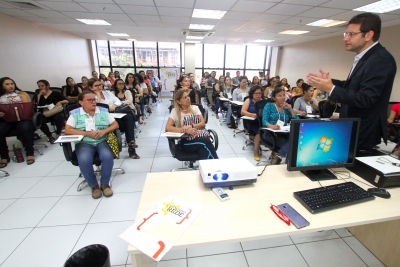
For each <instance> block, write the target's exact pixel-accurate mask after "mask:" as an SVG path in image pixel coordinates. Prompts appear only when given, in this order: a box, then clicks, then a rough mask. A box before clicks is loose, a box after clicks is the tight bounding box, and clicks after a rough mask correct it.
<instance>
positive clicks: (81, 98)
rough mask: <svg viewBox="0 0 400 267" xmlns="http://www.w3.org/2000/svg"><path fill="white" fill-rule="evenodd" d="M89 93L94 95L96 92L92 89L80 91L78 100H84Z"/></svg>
mask: <svg viewBox="0 0 400 267" xmlns="http://www.w3.org/2000/svg"><path fill="white" fill-rule="evenodd" d="M87 94H92V95H94V93H93V92H92V91H85V92H83V93H80V94H79V95H78V101H83V99H84V98H85V95H87Z"/></svg>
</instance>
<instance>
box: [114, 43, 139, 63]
mask: <svg viewBox="0 0 400 267" xmlns="http://www.w3.org/2000/svg"><path fill="white" fill-rule="evenodd" d="M110 50H111V62H112V65H113V66H123V67H129V66H134V65H135V64H134V63H133V49H132V42H130V41H110Z"/></svg>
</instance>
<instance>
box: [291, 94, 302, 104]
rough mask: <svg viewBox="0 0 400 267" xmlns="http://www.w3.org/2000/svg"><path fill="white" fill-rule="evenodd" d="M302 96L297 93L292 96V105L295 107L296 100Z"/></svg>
mask: <svg viewBox="0 0 400 267" xmlns="http://www.w3.org/2000/svg"><path fill="white" fill-rule="evenodd" d="M299 97H302V95H296V96H294V97H292V107H294V102H296V99H297V98H299Z"/></svg>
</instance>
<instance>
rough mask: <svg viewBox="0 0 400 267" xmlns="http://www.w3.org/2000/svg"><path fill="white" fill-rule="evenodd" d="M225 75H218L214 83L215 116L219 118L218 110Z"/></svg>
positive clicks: (222, 95)
mask: <svg viewBox="0 0 400 267" xmlns="http://www.w3.org/2000/svg"><path fill="white" fill-rule="evenodd" d="M224 84H225V77H224V76H222V75H221V76H219V79H218V83H216V84H215V85H214V103H215V118H216V119H219V116H218V112H219V107H220V101H219V98H220V97H224Z"/></svg>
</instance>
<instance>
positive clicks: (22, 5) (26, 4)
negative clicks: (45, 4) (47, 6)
mask: <svg viewBox="0 0 400 267" xmlns="http://www.w3.org/2000/svg"><path fill="white" fill-rule="evenodd" d="M3 2H5V3H7V4H9V5H12V6H15V7H18V8H21V9H43V8H41V7H40V6H37V5H35V4H32V3H29V2H13V1H3Z"/></svg>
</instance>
